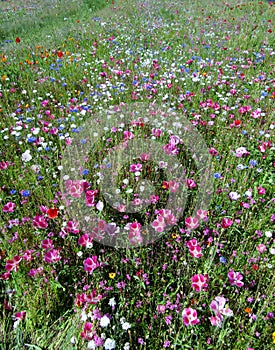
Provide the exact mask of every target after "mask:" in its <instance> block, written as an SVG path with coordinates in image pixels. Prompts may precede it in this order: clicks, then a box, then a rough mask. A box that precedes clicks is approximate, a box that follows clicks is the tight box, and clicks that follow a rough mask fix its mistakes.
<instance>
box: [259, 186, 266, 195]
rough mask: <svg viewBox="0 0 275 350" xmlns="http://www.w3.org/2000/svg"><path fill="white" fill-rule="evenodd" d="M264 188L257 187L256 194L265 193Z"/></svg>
mask: <svg viewBox="0 0 275 350" xmlns="http://www.w3.org/2000/svg"><path fill="white" fill-rule="evenodd" d="M265 193H266V190H265V189H264V188H263V187H258V194H265Z"/></svg>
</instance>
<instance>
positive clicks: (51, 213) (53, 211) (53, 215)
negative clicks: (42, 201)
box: [47, 208, 58, 219]
mask: <svg viewBox="0 0 275 350" xmlns="http://www.w3.org/2000/svg"><path fill="white" fill-rule="evenodd" d="M47 214H48V217H49V218H50V219H55V218H56V217H57V215H58V209H55V208H50V209H49V210H48V211H47Z"/></svg>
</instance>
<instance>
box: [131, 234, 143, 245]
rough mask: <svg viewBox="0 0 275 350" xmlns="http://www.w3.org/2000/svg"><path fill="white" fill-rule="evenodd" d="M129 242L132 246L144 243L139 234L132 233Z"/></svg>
mask: <svg viewBox="0 0 275 350" xmlns="http://www.w3.org/2000/svg"><path fill="white" fill-rule="evenodd" d="M128 238H129V242H130V243H131V244H132V245H137V244H140V243H142V241H143V239H142V236H141V234H140V233H139V232H134V231H130V232H129V234H128Z"/></svg>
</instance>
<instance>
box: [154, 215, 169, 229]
mask: <svg viewBox="0 0 275 350" xmlns="http://www.w3.org/2000/svg"><path fill="white" fill-rule="evenodd" d="M151 226H152V227H153V228H154V229H155V230H156V232H163V231H164V229H165V227H166V223H165V220H164V217H163V216H161V215H158V216H157V218H156V220H154V221H153V222H152V223H151Z"/></svg>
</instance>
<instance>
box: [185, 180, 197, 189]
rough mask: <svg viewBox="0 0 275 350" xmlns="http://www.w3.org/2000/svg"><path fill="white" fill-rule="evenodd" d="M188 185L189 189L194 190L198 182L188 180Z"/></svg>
mask: <svg viewBox="0 0 275 350" xmlns="http://www.w3.org/2000/svg"><path fill="white" fill-rule="evenodd" d="M186 185H187V187H188V188H189V189H192V188H195V187H197V184H196V182H195V181H194V180H192V179H187V180H186Z"/></svg>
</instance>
